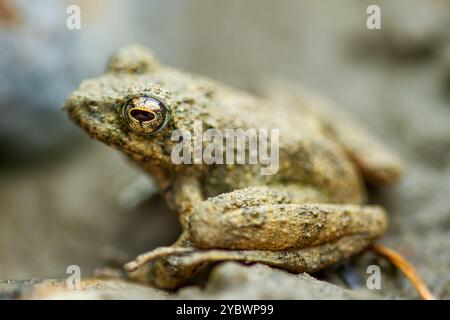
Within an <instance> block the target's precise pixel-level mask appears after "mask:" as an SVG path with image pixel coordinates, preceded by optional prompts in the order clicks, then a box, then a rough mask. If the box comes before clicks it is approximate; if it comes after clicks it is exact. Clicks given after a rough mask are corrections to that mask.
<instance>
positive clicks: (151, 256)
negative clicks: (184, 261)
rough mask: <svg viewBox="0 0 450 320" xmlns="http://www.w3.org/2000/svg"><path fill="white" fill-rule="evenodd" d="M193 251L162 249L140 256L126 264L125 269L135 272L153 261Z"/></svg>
mask: <svg viewBox="0 0 450 320" xmlns="http://www.w3.org/2000/svg"><path fill="white" fill-rule="evenodd" d="M193 250H194V249H193V248H184V247H160V248H157V249H155V250H152V251H149V252H145V253H143V254H140V255H139V256H137V257H136V259H134V260H133V261H130V262H128V263H127V264H125V265H124V266H123V268H124V270H125V271H126V272H133V271H136V270H137V269H139V268H140V267H142V266H143V265H145V264H146V263H147V262H150V261H152V260H155V259H158V258H163V257H166V256H171V255H177V254H183V253H188V252H192V251H193Z"/></svg>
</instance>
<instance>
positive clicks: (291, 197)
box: [63, 45, 404, 290]
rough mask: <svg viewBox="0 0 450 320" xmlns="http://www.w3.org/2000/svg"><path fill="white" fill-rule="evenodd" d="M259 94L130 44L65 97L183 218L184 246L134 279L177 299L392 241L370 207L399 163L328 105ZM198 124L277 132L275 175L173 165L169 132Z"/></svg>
mask: <svg viewBox="0 0 450 320" xmlns="http://www.w3.org/2000/svg"><path fill="white" fill-rule="evenodd" d="M262 87H263V88H264V89H262V90H259V91H258V90H253V91H252V90H244V89H239V88H235V87H232V86H230V85H227V84H224V83H221V82H219V81H216V80H212V79H209V78H207V77H205V76H201V75H195V74H192V73H189V72H186V71H182V70H179V69H177V68H174V67H170V66H167V65H165V64H163V63H161V62H160V61H159V60H158V59H156V58H155V56H154V54H153V52H152V51H151V50H149V49H148V48H146V47H143V46H139V45H129V46H126V47H123V48H121V49H119V50H118V51H117V52H115V53H114V54H113V55H112V56H111V57H110V59H109V61H108V63H107V66H106V71H105V73H104V74H103V75H100V76H99V77H96V78H92V79H87V80H84V81H83V82H82V83H81V84H80V85H79V87H78V88H77V89H76V90H75V91H74V92H72V93H71V94H70V95H69V97H68V98H67V100H66V102H65V104H64V107H63V108H64V110H65V111H67V113H68V115H69V118H70V119H71V120H72V121H74V122H75V123H76V124H77V125H78V126H79V127H81V128H82V129H83V130H84V131H85V132H86V133H87V134H88V135H89V136H90V137H91V138H93V139H96V140H99V141H101V142H103V143H105V144H107V145H109V146H111V147H113V148H115V149H117V150H119V151H120V152H121V153H123V154H124V155H125V156H126V157H127V158H128V159H130V161H131V162H133V163H135V164H136V165H137V166H138V168H140V169H141V170H142V172H143V174H146V175H149V176H151V178H152V179H153V180H154V181H155V183H156V185H157V186H158V190H159V192H160V193H161V195H162V197H163V199H164V201H166V202H167V205H168V206H169V208H170V209H171V210H172V211H174V212H175V213H176V214H177V216H178V217H179V221H180V225H181V227H182V232H181V235H180V237H179V239H178V240H177V241H176V242H175V243H174V244H173V245H171V246H166V247H160V248H156V249H154V250H152V251H150V252H147V253H143V254H141V255H139V256H138V257H136V259H134V260H133V261H130V262H128V263H127V264H125V265H124V267H123V268H124V270H125V272H126V273H127V275H128V276H129V277H130V278H132V279H139V280H141V281H145V282H147V283H150V284H152V285H154V286H156V287H159V288H162V289H167V290H176V289H178V288H180V287H182V286H183V285H185V284H186V283H189V281H190V280H191V279H192V278H194V277H195V276H196V275H198V274H199V273H200V272H201V271H202V270H205V269H207V268H208V266H211V265H214V264H217V263H221V262H225V261H236V262H240V263H244V264H252V263H262V264H266V265H269V266H271V267H274V268H279V269H283V270H286V271H288V272H292V273H301V272H309V273H311V272H316V271H318V270H322V269H324V268H326V267H329V266H331V265H334V264H336V263H340V262H342V261H345V260H347V259H349V258H350V257H352V256H354V255H356V254H358V253H360V252H362V251H364V250H365V249H367V248H368V247H369V246H370V245H371V244H373V243H374V242H376V241H377V240H378V239H379V238H381V237H382V236H383V235H384V234H385V233H386V231H387V229H388V225H389V218H388V214H387V212H386V210H385V209H384V208H383V207H381V206H379V205H373V204H367V198H368V197H367V188H366V184H370V185H374V186H376V187H389V186H392V185H394V184H395V183H397V181H399V179H400V178H401V176H402V174H403V171H404V164H403V161H402V160H401V159H400V157H399V156H398V155H397V154H396V153H395V152H394V151H392V150H390V149H389V148H388V147H386V146H385V145H384V144H383V143H381V142H379V141H378V140H377V139H376V138H375V136H374V135H373V134H371V133H370V132H369V131H368V130H367V129H366V128H365V126H364V125H360V124H358V123H357V122H356V121H353V120H351V119H350V117H349V116H347V115H345V114H343V113H342V112H341V111H340V109H339V108H337V107H336V104H333V102H332V101H329V100H326V99H325V98H323V97H321V96H320V95H317V94H315V93H313V92H310V91H304V92H301V90H298V91H297V90H295V89H294V88H293V87H289V85H287V84H282V83H281V84H278V85H277V84H274V85H273V86H266V87H264V86H262ZM198 121H200V122H201V123H202V126H203V129H207V128H210V129H211V128H212V129H216V130H221V131H223V130H226V129H229V128H242V129H249V128H276V129H277V130H278V132H279V139H278V144H277V146H278V158H279V166H278V170H277V172H276V173H274V174H266V175H263V174H261V171H260V169H261V167H262V166H264V164H263V163H256V164H255V163H253V164H249V163H240V164H237V163H231V164H230V163H225V164H222V163H213V164H210V163H209V164H206V163H190V164H189V163H188V164H186V163H181V164H180V163H174V161H173V157H172V155H173V154H172V153H173V149H174V148H175V147H176V146H177V145H178V144H179V143H180V141H177V140H174V139H173V133H174V132H175V131H176V130H185V131H187V132H192V130H194V124H195V123H196V122H198ZM203 143H205V142H203ZM246 147H247V148H249V146H248V145H246ZM234 151H235V150H233V152H234ZM130 232H132V231H130Z"/></svg>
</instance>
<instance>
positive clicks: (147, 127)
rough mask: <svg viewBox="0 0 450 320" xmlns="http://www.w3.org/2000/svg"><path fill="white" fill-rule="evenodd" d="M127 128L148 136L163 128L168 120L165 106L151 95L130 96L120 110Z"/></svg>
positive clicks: (168, 115) (167, 110)
mask: <svg viewBox="0 0 450 320" xmlns="http://www.w3.org/2000/svg"><path fill="white" fill-rule="evenodd" d="M122 114H123V117H124V119H125V122H126V124H127V126H128V128H129V129H130V130H131V131H133V132H135V133H137V134H140V135H144V136H148V135H150V134H152V133H155V132H157V131H159V130H161V129H162V128H164V127H165V126H166V125H167V123H168V122H169V120H170V111H169V109H168V108H167V106H166V105H165V104H164V103H163V102H161V101H159V100H157V99H155V98H151V97H147V96H141V97H136V98H132V99H130V100H128V101H127V103H125V105H124V106H123V110H122Z"/></svg>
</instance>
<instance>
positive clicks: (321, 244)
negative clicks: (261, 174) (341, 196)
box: [127, 186, 387, 289]
mask: <svg viewBox="0 0 450 320" xmlns="http://www.w3.org/2000/svg"><path fill="white" fill-rule="evenodd" d="M306 199H307V200H314V199H317V200H319V199H322V196H321V195H320V194H319V193H314V192H313V191H312V190H309V189H303V190H302V188H301V187H298V186H291V187H283V186H279V187H257V188H246V189H240V190H236V191H234V192H231V193H226V194H222V195H219V196H217V197H213V198H209V199H208V200H206V201H203V202H202V203H200V204H199V205H197V206H195V208H194V210H193V213H192V214H191V215H190V216H189V217H188V219H187V221H188V223H187V229H188V230H186V234H187V235H188V236H189V246H188V247H187V248H186V246H176V245H174V247H170V248H161V249H156V250H155V251H153V252H151V253H149V254H145V255H143V256H142V257H141V258H138V259H137V261H133V262H132V263H130V264H128V265H127V266H128V267H129V270H132V269H134V268H136V267H139V266H142V265H144V264H145V263H147V262H148V261H150V260H152V259H157V260H156V261H155V262H154V264H153V266H152V269H151V275H152V279H153V281H152V282H153V283H155V284H156V285H157V286H158V287H161V288H166V289H167V288H170V289H173V288H176V287H179V286H180V285H182V284H183V283H184V282H185V281H186V280H187V279H189V278H190V277H192V276H193V275H194V274H195V273H196V272H197V271H198V270H201V269H202V267H203V266H205V265H206V264H207V263H209V262H216V261H225V260H236V261H243V262H249V263H254V262H261V263H265V264H268V265H272V266H276V267H280V268H284V269H286V270H289V271H292V272H303V271H310V272H311V271H316V270H319V269H322V268H324V267H326V266H329V265H331V264H333V263H335V262H338V261H340V260H342V259H345V258H348V257H350V256H351V255H353V254H356V253H358V252H360V251H362V250H363V249H364V248H365V247H367V246H368V245H370V244H371V243H372V242H373V241H374V240H375V239H376V238H378V237H379V236H381V235H382V234H383V233H384V231H385V230H386V228H387V217H386V214H385V212H384V210H383V209H381V208H380V207H376V206H359V205H336V204H323V203H310V204H306V203H305V204H299V203H297V204H293V203H290V202H297V201H300V202H301V201H302V200H306Z"/></svg>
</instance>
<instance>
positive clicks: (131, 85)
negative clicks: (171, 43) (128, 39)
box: [64, 46, 182, 167]
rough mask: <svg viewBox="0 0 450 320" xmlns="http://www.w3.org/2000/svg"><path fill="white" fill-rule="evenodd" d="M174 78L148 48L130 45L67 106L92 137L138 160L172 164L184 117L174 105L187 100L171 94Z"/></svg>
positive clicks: (68, 102) (76, 93)
mask: <svg viewBox="0 0 450 320" xmlns="http://www.w3.org/2000/svg"><path fill="white" fill-rule="evenodd" d="M160 69H164V70H162V71H160ZM171 78H174V76H173V75H171V74H170V72H169V74H168V72H167V71H165V68H160V67H159V66H158V63H157V61H156V60H155V59H154V58H153V56H152V55H151V53H150V52H149V51H148V50H146V49H144V48H141V47H137V46H133V47H126V48H124V49H121V50H119V51H118V52H117V53H116V54H115V55H114V56H113V57H112V58H111V60H110V62H109V65H108V67H107V72H106V74H105V75H103V76H101V77H99V78H95V79H88V80H85V81H83V82H82V83H81V85H80V86H79V88H78V89H77V90H76V91H75V92H73V93H72V94H71V95H70V96H69V98H68V99H67V101H66V103H65V107H64V108H65V110H66V111H67V112H68V113H69V116H70V118H71V119H72V120H73V121H74V122H76V123H77V124H78V125H79V126H80V127H82V128H83V129H84V130H85V131H86V132H87V133H88V134H89V135H90V136H91V137H93V138H95V139H98V140H100V141H102V142H104V143H106V144H109V145H111V146H113V147H115V148H117V149H119V150H121V151H123V152H125V153H127V154H129V155H131V156H132V157H133V158H134V159H136V160H139V161H145V162H151V163H154V164H157V165H161V166H165V167H168V166H171V165H172V162H171V150H172V148H173V146H174V144H175V143H176V142H173V141H171V134H172V132H173V130H174V129H176V128H177V127H178V126H177V123H178V124H179V123H180V121H177V119H176V118H177V116H175V119H174V117H173V114H174V108H180V105H182V103H180V102H177V103H174V102H173V100H172V99H171V94H170V91H171V89H173V85H174V84H175V82H177V81H172V82H171V81H170V79H171ZM175 85H176V84H175ZM172 91H173V90H172ZM179 118H180V117H178V119H179Z"/></svg>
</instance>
